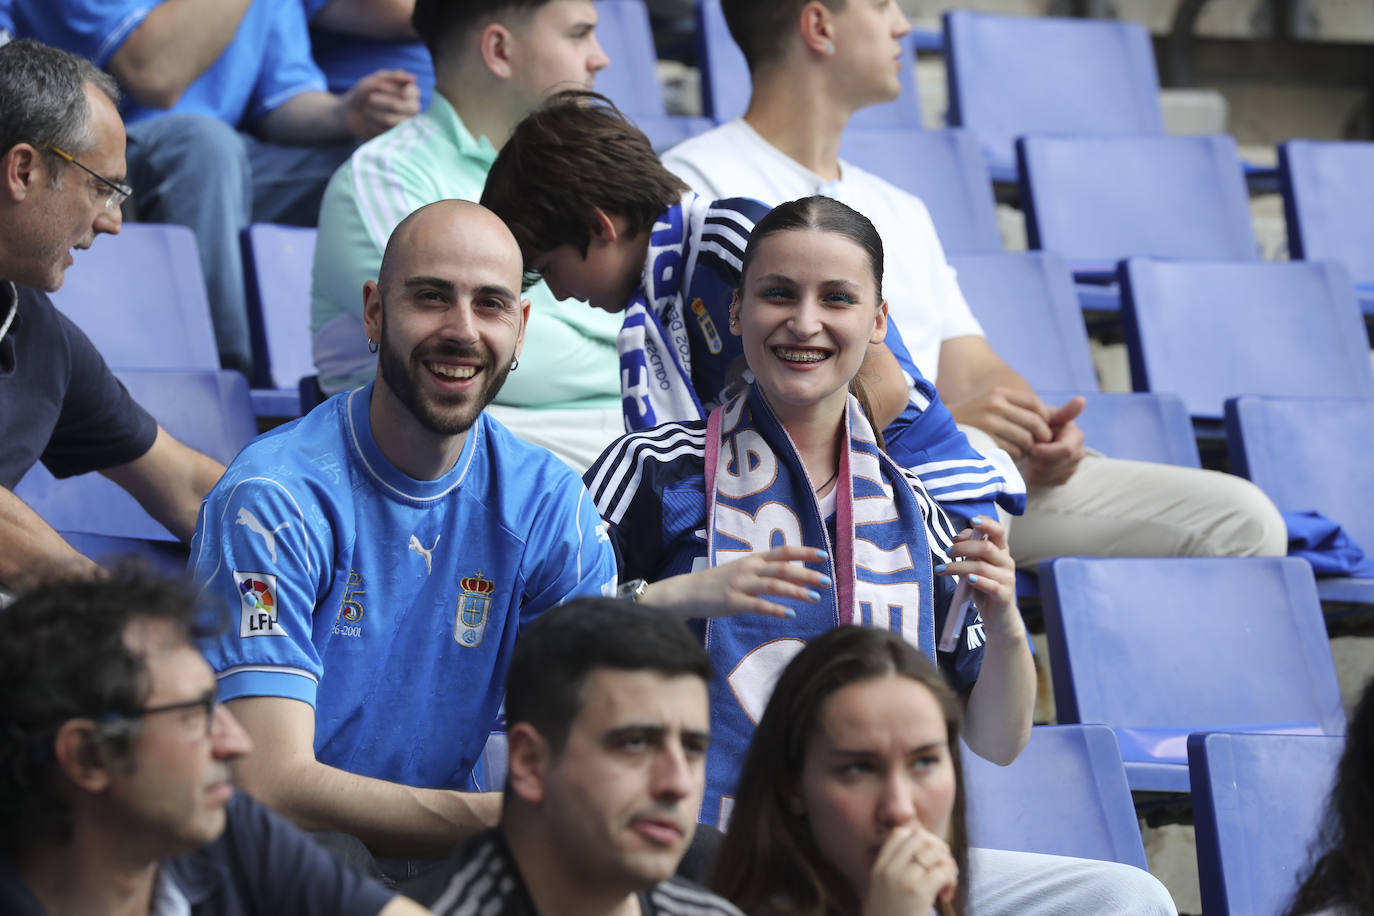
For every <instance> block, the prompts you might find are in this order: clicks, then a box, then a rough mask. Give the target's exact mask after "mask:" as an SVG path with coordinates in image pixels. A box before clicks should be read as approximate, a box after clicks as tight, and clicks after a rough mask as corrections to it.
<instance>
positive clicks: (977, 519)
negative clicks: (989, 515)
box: [968, 515, 983, 528]
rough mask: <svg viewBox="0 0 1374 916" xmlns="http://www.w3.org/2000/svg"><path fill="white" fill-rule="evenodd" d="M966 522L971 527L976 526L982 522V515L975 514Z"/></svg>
mask: <svg viewBox="0 0 1374 916" xmlns="http://www.w3.org/2000/svg"><path fill="white" fill-rule="evenodd" d="M968 523H969V524H970V525H972V526H973V527H975V528H977V527H978V526H979V525H981V524H983V516H981V515H975V516H974V517H973V518H971V519H969V520H968Z"/></svg>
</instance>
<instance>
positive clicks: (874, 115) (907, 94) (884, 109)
mask: <svg viewBox="0 0 1374 916" xmlns="http://www.w3.org/2000/svg"><path fill="white" fill-rule="evenodd" d="M696 12H697V62H698V64H699V65H700V67H701V98H702V103H703V107H704V109H705V111H706V114H707V115H709V116H710V117H712V118H715V119H716V122H717V123H723V122H725V121H729V120H730V119H731V118H737V117H739V116H740V115H742V114H744V110H745V109H746V108H747V107H749V93H750V89H751V87H752V85H753V80H752V79H750V76H749V65H748V63H746V62H745V60H744V52H743V51H741V50H740V49H739V45H737V44H735V39H734V38H733V37H732V36H731V35H730V27H729V26H728V25H726V23H725V14H724V13H723V12H721V8H720V0H699V2H698V3H697V11H696ZM916 38H917V36H916V33H914V32H912V33H909V34H907V35H905V36H903V38H902V40H901V41H902V51H903V54H902V70H901V74H900V78H901V82H902V92H901V95H899V96H898V97H897V98H896V99H894V100H893V101H891V102H886V103H884V104H882V105H873V106H871V107H869V108H863V109H860V110H859V111H857V112H855V114H854V117H852V118H850V120H849V126H850V127H854V128H858V129H868V128H875V127H878V128H888V127H907V128H919V127H920V126H921V100H920V96H919V95H918V94H917V91H916Z"/></svg>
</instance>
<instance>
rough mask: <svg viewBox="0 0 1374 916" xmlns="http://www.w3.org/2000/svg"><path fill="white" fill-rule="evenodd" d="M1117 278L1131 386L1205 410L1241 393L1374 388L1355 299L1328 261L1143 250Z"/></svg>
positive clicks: (1217, 410) (1211, 413) (1367, 393)
mask: <svg viewBox="0 0 1374 916" xmlns="http://www.w3.org/2000/svg"><path fill="white" fill-rule="evenodd" d="M1120 278H1121V286H1122V324H1123V328H1124V330H1125V335H1126V346H1127V349H1128V351H1129V353H1130V361H1131V380H1132V384H1133V386H1134V387H1135V389H1136V390H1137V391H1172V392H1174V393H1176V394H1178V395H1179V396H1181V397H1182V398H1183V402H1184V403H1185V404H1186V405H1187V407H1188V412H1189V413H1190V414H1191V415H1192V416H1194V417H1205V418H1212V419H1219V418H1220V417H1221V416H1222V412H1223V402H1224V401H1225V400H1226V398H1228V397H1232V396H1234V395H1240V394H1262V395H1275V396H1285V397H1321V396H1331V395H1334V396H1338V397H1371V396H1374V369H1372V368H1371V366H1370V362H1369V349H1368V347H1369V344H1368V340H1367V338H1366V337H1365V331H1364V326H1363V321H1362V319H1361V316H1360V310H1359V305H1358V304H1357V303H1356V301H1355V292H1354V288H1353V287H1352V286H1351V284H1350V277H1349V274H1347V273H1346V271H1345V268H1343V267H1341V265H1340V264H1338V263H1336V262H1335V261H1305V262H1304V261H1293V262H1288V263H1255V264H1247V263H1235V262H1230V263H1220V262H1187V261H1157V260H1150V259H1143V258H1140V259H1132V260H1130V261H1128V262H1127V263H1126V264H1124V265H1123V267H1122V269H1121V273H1120Z"/></svg>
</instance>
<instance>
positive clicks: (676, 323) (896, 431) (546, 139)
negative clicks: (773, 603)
mask: <svg viewBox="0 0 1374 916" xmlns="http://www.w3.org/2000/svg"><path fill="white" fill-rule="evenodd" d="M482 203H483V204H484V205H486V206H487V207H488V208H489V209H491V210H492V211H493V212H494V213H496V214H497V215H498V216H500V217H501V218H502V219H504V220H505V221H506V224H507V225H508V226H510V227H511V231H512V233H513V234H514V235H515V238H516V241H517V242H518V243H519V244H520V249H521V252H522V253H523V254H524V257H525V267H526V272H527V280H533V279H539V278H542V279H543V280H544V281H545V282H546V283H547V284H548V286H549V288H550V289H551V290H552V291H553V294H554V295H555V296H557V297H559V298H567V297H577V298H581V299H586V300H587V301H588V302H589V303H590V304H591V305H593V306H596V307H597V308H601V309H604V310H606V311H609V312H620V311H623V312H624V315H625V319H624V325H623V327H622V329H621V331H620V337H619V341H618V345H619V351H620V378H621V398H622V406H623V411H624V418H625V426H626V428H627V429H629V430H631V431H634V430H641V429H648V428H650V427H652V426H656V425H658V424H660V423H665V422H669V421H675V420H690V419H700V418H702V417H704V416H705V414H706V412H708V411H709V410H710V408H712V407H714V406H715V405H716V404H718V403H719V402H720V401H721V400H723V395H724V392H725V389H726V388H727V385H728V383H729V382H730V381H731V380H732V379H731V375H732V374H733V373H734V372H737V371H738V369H737V368H735V364H736V362H737V360H738V358H739V357H740V356H741V354H742V349H741V347H740V342H739V338H738V337H737V336H735V335H734V334H732V333H731V332H730V330H729V308H730V302H731V299H732V297H733V295H734V291H735V288H736V286H737V285H738V283H739V270H740V258H741V256H742V254H743V252H744V245H745V242H746V241H747V240H748V238H749V233H750V232H751V231H752V230H753V227H754V223H755V222H757V221H758V220H759V219H761V218H762V217H763V215H764V214H765V213H767V212H768V208H767V207H765V206H763V205H762V204H760V203H759V202H758V201H756V200H751V199H749V198H743V197H736V198H730V199H727V200H717V201H713V202H708V200H707V198H705V197H700V196H698V195H696V194H694V193H692V192H691V191H689V190H687V188H686V187H685V185H684V184H683V183H682V182H681V181H680V180H679V179H678V178H677V177H676V176H674V175H673V174H672V173H671V172H669V171H668V170H667V169H666V168H665V167H664V166H663V165H662V163H660V162H659V160H658V157H657V156H656V155H655V154H654V152H653V149H652V147H651V146H650V145H649V141H648V139H647V138H646V137H645V136H644V134H643V133H641V132H640V131H639V130H638V129H637V128H636V127H635V126H634V125H633V124H631V123H630V122H629V121H627V120H626V119H625V118H624V117H623V116H622V115H621V114H620V112H619V111H617V110H616V108H615V106H614V105H612V104H611V103H610V102H609V101H607V100H606V99H604V98H602V97H601V96H598V95H596V94H595V93H587V92H573V91H568V92H562V93H559V94H558V95H556V96H554V97H552V98H551V99H550V100H549V101H548V103H547V104H545V105H544V106H543V107H541V108H539V109H537V110H536V111H534V112H533V113H531V114H530V115H529V116H528V117H526V118H525V119H524V120H523V121H521V122H520V123H519V124H517V125H516V127H515V130H514V132H513V133H512V134H511V137H510V139H509V140H507V141H506V145H505V147H503V148H502V150H501V153H500V155H498V156H497V157H496V162H495V163H493V164H492V167H491V171H490V173H489V174H488V176H487V185H486V189H485V190H484V191H483V192H482ZM889 327H890V325H889ZM862 378H863V381H864V382H865V388H866V393H867V394H868V395H869V396H870V400H871V406H873V407H874V408H875V413H876V414H877V415H878V417H879V418H880V422H879V424H878V425H879V426H880V427H885V428H884V435H885V437H886V439H887V449H888V452H889V454H891V455H892V456H893V457H894V458H895V459H896V460H897V461H898V463H900V464H902V465H904V466H907V467H910V468H911V469H912V470H913V471H914V472H915V473H916V474H917V475H919V476H920V477H921V478H922V481H923V482H925V484H926V486H927V487H928V488H929V489H930V491H931V493H932V495H934V496H935V497H936V498H937V499H939V500H941V502H944V503H947V504H949V505H950V508H952V509H954V510H955V511H957V512H960V513H962V514H964V515H966V516H972V515H976V514H979V513H987V512H991V511H993V507H992V499H993V497H994V496H997V495H998V494H1001V495H1000V497H999V498H1001V499H1002V500H1003V501H1004V502H1006V503H1007V504H1008V505H1009V508H1012V509H1013V510H1016V509H1018V508H1019V501H1020V500H1021V499H1023V498H1024V497H1023V495H1022V492H1021V490H1020V480H1019V478H1018V477H1017V475H1016V474H1015V472H1014V471H1011V472H1010V473H1009V474H1004V473H1003V472H1002V470H1001V469H999V468H998V467H996V466H995V465H994V464H993V463H992V462H989V461H988V460H987V459H985V458H984V456H983V455H980V454H978V453H977V452H975V451H973V449H971V448H970V447H969V446H968V443H967V442H966V441H965V440H964V437H963V435H962V434H961V433H960V432H959V431H958V429H957V428H956V427H955V425H954V421H953V419H952V418H951V417H950V415H949V412H948V411H947V410H945V408H944V406H943V405H942V404H941V403H940V400H939V396H938V395H937V394H936V393H935V389H934V388H933V387H932V386H931V385H930V384H929V383H928V382H926V380H925V379H923V378H921V375H920V373H919V372H918V371H917V370H916V367H915V365H914V364H913V363H911V361H910V359H909V358H908V357H907V355H906V350H905V347H904V346H903V345H902V343H901V337H900V335H899V334H898V333H897V332H896V331H895V330H893V331H889V334H888V339H887V345H886V346H879V347H875V348H873V351H872V352H871V353H870V356H869V360H868V361H867V362H866V363H865V368H864V370H863V375H862Z"/></svg>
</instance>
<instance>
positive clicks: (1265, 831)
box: [1188, 734, 1345, 916]
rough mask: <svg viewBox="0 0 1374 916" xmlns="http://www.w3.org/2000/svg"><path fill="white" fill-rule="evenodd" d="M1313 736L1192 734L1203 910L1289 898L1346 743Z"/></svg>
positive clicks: (1262, 907) (1226, 910)
mask: <svg viewBox="0 0 1374 916" xmlns="http://www.w3.org/2000/svg"><path fill="white" fill-rule="evenodd" d="M1344 746H1345V741H1344V740H1342V739H1341V738H1323V737H1317V736H1312V735H1227V734H1211V735H1193V736H1192V737H1190V738H1189V739H1188V769H1189V772H1190V775H1191V782H1192V790H1193V824H1194V826H1195V829H1196V833H1197V866H1198V878H1199V884H1200V885H1201V890H1202V909H1203V912H1205V913H1208V914H1216V916H1228V914H1232V913H1235V914H1242V913H1243V914H1247V916H1248V914H1252V913H1266V914H1267V913H1281V912H1283V911H1284V909H1285V907H1286V906H1287V905H1288V904H1289V903H1290V902H1291V901H1292V897H1293V894H1294V892H1295V891H1297V889H1298V882H1299V880H1300V876H1301V874H1302V869H1303V867H1304V866H1305V865H1306V864H1307V862H1308V853H1309V849H1310V847H1311V844H1312V842H1313V841H1314V840H1315V839H1316V838H1317V832H1318V829H1319V825H1320V821H1321V816H1322V812H1323V811H1324V809H1325V806H1326V798H1327V796H1328V795H1329V794H1330V791H1331V786H1332V783H1333V782H1334V778H1335V773H1336V766H1337V764H1338V763H1339V761H1340V757H1341V752H1342V750H1344Z"/></svg>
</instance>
